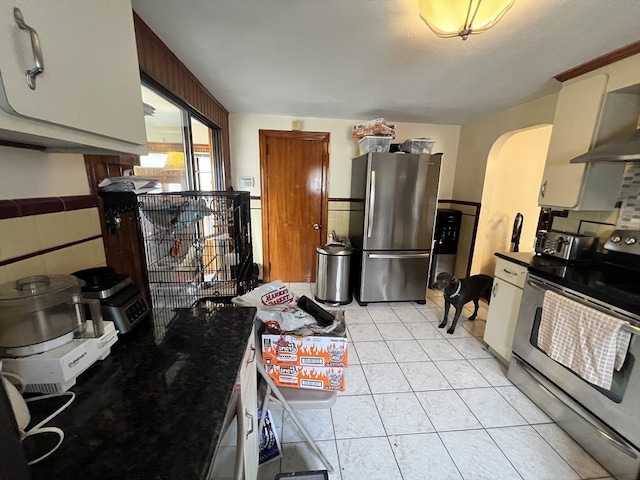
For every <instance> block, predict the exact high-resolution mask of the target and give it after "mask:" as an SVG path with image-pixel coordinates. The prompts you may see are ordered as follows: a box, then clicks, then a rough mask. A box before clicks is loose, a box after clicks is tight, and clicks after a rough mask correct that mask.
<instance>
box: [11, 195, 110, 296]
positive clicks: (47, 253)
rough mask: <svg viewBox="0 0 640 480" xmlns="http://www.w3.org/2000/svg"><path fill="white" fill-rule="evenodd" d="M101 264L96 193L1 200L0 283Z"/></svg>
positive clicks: (103, 259) (101, 249)
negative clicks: (94, 194)
mask: <svg viewBox="0 0 640 480" xmlns="http://www.w3.org/2000/svg"><path fill="white" fill-rule="evenodd" d="M105 264H106V261H105V255H104V246H103V243H102V231H101V227H100V217H99V213H98V208H97V199H96V198H95V197H93V196H90V195H82V196H73V197H50V198H35V199H21V200H1V201H0V283H5V282H9V281H12V280H17V279H18V278H22V277H26V276H29V275H43V274H69V273H72V272H74V271H77V270H81V269H85V268H91V267H97V266H104V265H105Z"/></svg>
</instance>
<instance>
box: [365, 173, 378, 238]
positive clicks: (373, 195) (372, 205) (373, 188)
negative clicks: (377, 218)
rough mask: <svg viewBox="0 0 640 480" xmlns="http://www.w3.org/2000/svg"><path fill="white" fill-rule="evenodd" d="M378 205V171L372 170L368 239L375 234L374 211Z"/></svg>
mask: <svg viewBox="0 0 640 480" xmlns="http://www.w3.org/2000/svg"><path fill="white" fill-rule="evenodd" d="M375 204H376V171H375V170H371V187H370V190H369V212H368V215H367V217H368V218H367V225H368V228H367V238H371V235H372V234H373V211H374V208H375Z"/></svg>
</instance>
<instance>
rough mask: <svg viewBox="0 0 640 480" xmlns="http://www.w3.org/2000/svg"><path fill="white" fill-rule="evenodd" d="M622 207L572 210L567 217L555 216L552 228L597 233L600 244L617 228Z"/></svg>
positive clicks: (588, 233)
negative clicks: (604, 209) (606, 210)
mask: <svg viewBox="0 0 640 480" xmlns="http://www.w3.org/2000/svg"><path fill="white" fill-rule="evenodd" d="M619 214H620V209H618V208H615V209H613V210H612V211H610V212H592V211H582V212H578V211H570V212H569V215H568V216H567V217H554V218H553V224H552V225H551V228H552V229H553V230H560V231H563V232H572V233H582V234H587V235H596V236H597V237H599V238H600V245H601V246H602V244H604V242H605V241H606V239H607V237H608V236H609V235H610V234H611V232H612V231H613V230H615V228H616V224H617V222H618V217H619Z"/></svg>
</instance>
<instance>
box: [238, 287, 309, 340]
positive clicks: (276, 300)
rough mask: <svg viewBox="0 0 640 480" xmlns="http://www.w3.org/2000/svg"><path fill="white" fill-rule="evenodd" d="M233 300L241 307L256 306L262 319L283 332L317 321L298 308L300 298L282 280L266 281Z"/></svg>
mask: <svg viewBox="0 0 640 480" xmlns="http://www.w3.org/2000/svg"><path fill="white" fill-rule="evenodd" d="M231 301H232V302H233V303H234V304H235V305H238V306H240V307H256V308H257V309H258V318H259V319H260V320H261V321H263V322H264V323H268V324H269V325H270V326H272V327H274V328H277V329H278V330H280V331H283V332H290V331H292V330H297V329H298V328H301V327H304V326H305V325H311V324H313V323H316V320H315V319H314V318H313V317H312V316H311V315H309V314H308V313H307V312H305V311H304V310H302V309H300V308H298V306H297V302H298V298H297V297H296V296H295V295H294V293H293V292H292V291H291V290H289V288H288V287H287V286H286V285H285V284H284V283H283V282H282V280H275V281H273V282H271V283H265V284H264V285H261V286H259V287H258V288H256V289H254V290H251V291H250V292H247V293H245V294H244V295H240V296H239V297H234V298H232V299H231Z"/></svg>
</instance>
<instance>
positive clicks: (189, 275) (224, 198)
mask: <svg viewBox="0 0 640 480" xmlns="http://www.w3.org/2000/svg"><path fill="white" fill-rule="evenodd" d="M138 202H139V203H138V206H139V210H140V226H141V230H142V235H143V241H144V248H145V254H146V260H147V270H148V272H147V273H148V278H149V288H150V291H151V302H152V307H153V314H154V317H155V320H156V323H158V322H160V323H162V321H163V320H164V324H165V325H167V324H168V323H169V322H170V321H171V319H172V318H173V314H174V312H173V311H174V309H176V308H189V307H191V306H193V305H194V304H195V303H196V302H198V301H201V300H202V299H203V298H207V299H211V300H213V301H215V302H230V301H231V298H232V297H234V296H237V295H242V294H244V293H246V292H247V291H249V290H251V289H252V288H253V285H252V282H253V279H252V277H253V250H252V245H251V222H250V218H251V210H250V196H249V192H200V191H189V192H174V193H148V194H143V195H139V196H138Z"/></svg>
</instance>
